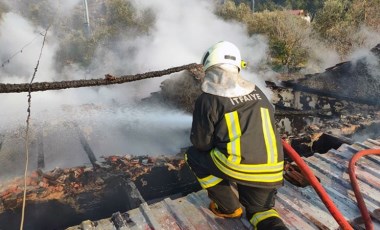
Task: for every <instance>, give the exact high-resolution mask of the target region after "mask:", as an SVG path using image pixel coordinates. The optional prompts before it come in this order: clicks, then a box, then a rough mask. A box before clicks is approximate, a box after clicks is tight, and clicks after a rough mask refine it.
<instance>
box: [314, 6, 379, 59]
mask: <svg viewBox="0 0 380 230" xmlns="http://www.w3.org/2000/svg"><path fill="white" fill-rule="evenodd" d="M379 10H380V1H379V0H365V1H361V0H326V2H325V4H324V6H323V8H322V10H320V11H319V12H318V13H317V15H316V17H315V21H314V22H313V29H314V31H316V33H317V34H318V35H319V36H320V37H321V38H322V39H324V40H325V41H326V42H327V43H328V44H329V45H330V46H331V47H334V48H335V49H336V50H337V51H338V52H339V54H340V55H341V57H342V58H343V57H345V56H346V55H347V54H349V53H350V52H351V51H352V49H354V48H357V47H362V46H363V45H364V42H363V41H365V40H368V39H369V38H368V36H370V35H368V34H363V33H361V29H362V28H363V27H366V28H368V29H369V30H372V31H373V32H377V33H378V32H380V26H379V25H380V14H379V12H380V11H379ZM372 45H373V44H372Z"/></svg>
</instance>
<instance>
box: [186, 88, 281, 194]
mask: <svg viewBox="0 0 380 230" xmlns="http://www.w3.org/2000/svg"><path fill="white" fill-rule="evenodd" d="M190 140H191V142H192V144H193V145H194V147H195V148H197V149H198V150H199V151H207V152H209V154H210V155H211V158H212V160H213V162H214V164H215V166H216V167H217V168H218V169H219V170H220V171H221V172H222V173H223V174H224V175H226V176H227V177H228V178H229V179H231V180H234V181H236V182H240V183H243V184H246V185H251V186H256V187H280V186H281V185H282V183H283V165H284V157H283V150H282V145H281V140H280V138H279V136H278V134H277V132H276V126H275V123H274V107H273V105H272V104H271V103H270V101H269V100H268V98H267V97H266V96H265V94H264V93H263V92H262V91H261V90H260V89H259V88H258V87H257V86H256V87H255V89H254V90H253V91H252V92H251V93H248V94H246V95H244V96H237V97H223V96H219V95H213V94H210V93H202V94H201V95H200V96H199V97H198V99H197V100H196V103H195V108H194V113H193V123H192V129H191V136H190Z"/></svg>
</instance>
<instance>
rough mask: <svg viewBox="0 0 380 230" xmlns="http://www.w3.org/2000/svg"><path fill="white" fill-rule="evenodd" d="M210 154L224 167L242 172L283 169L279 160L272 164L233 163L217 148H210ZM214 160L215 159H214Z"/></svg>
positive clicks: (277, 170) (263, 171)
mask: <svg viewBox="0 0 380 230" xmlns="http://www.w3.org/2000/svg"><path fill="white" fill-rule="evenodd" d="M211 156H213V159H214V157H215V159H217V160H219V162H220V163H221V164H222V165H224V167H227V168H230V169H231V170H234V171H238V172H244V173H265V172H268V173H269V172H279V171H282V170H283V169H284V162H283V161H280V162H277V163H274V164H234V163H231V162H230V161H229V160H228V159H227V158H226V156H225V155H224V154H223V153H222V152H220V151H219V150H218V149H213V150H211ZM214 161H215V160H214Z"/></svg>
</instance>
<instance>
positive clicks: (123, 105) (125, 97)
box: [0, 0, 267, 175]
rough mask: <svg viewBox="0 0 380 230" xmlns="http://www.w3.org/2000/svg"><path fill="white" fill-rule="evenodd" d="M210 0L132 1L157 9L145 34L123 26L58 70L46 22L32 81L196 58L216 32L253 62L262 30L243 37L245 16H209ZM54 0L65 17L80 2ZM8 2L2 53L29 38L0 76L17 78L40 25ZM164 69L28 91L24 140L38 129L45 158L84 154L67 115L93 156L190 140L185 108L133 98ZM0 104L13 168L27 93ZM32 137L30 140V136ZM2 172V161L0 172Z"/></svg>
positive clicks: (69, 159) (170, 148)
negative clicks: (82, 58)
mask: <svg viewBox="0 0 380 230" xmlns="http://www.w3.org/2000/svg"><path fill="white" fill-rule="evenodd" d="M211 2H212V1H202V0H187V1H185V0H164V1H149V0H141V1H135V2H133V4H134V6H135V7H136V8H137V9H147V8H150V9H152V11H153V12H154V14H155V17H156V21H155V24H154V28H153V29H152V30H151V31H150V32H149V34H148V35H144V36H139V37H136V36H130V34H128V33H129V31H126V33H125V34H124V35H123V36H122V39H120V40H119V41H117V42H115V43H114V44H113V46H112V48H109V47H108V48H104V47H98V49H97V50H96V54H97V56H96V58H95V59H94V60H93V62H92V63H91V65H90V68H87V69H83V68H81V67H79V66H76V65H71V66H66V68H64V70H63V72H57V71H55V69H54V66H55V63H54V60H55V59H54V57H55V54H56V52H57V50H58V47H59V39H58V37H57V35H56V34H54V24H53V27H52V28H51V29H50V30H49V31H48V35H47V42H46V45H45V47H44V49H43V54H42V59H41V60H40V67H39V69H38V72H37V75H36V79H35V82H40V81H61V80H67V79H83V78H87V79H88V78H102V76H104V74H107V73H111V74H117V75H119V74H120V75H124V74H135V73H142V72H148V71H152V70H160V69H166V68H170V67H173V66H177V65H184V64H189V63H192V62H197V63H199V60H200V58H201V56H202V55H203V52H204V51H205V50H206V49H207V48H208V47H209V46H211V45H212V44H214V43H216V42H218V41H221V40H228V41H231V42H233V43H235V44H236V45H237V46H238V47H240V49H241V52H242V55H243V57H244V58H245V59H246V60H247V61H248V62H249V63H250V64H251V65H252V66H255V64H256V63H259V62H260V60H261V59H262V58H263V57H264V56H265V53H266V51H267V44H266V41H265V39H264V38H262V37H260V36H255V37H248V36H247V35H246V32H245V28H244V27H243V26H241V25H239V24H236V23H231V22H225V21H223V20H221V19H219V18H217V17H216V16H215V15H214V14H213V7H214V6H213V5H212V3H211ZM50 3H51V4H52V6H51V8H56V7H57V3H56V2H55V1H50ZM59 3H60V5H59V9H60V13H59V15H60V17H61V18H62V17H71V15H70V14H69V13H68V12H71V10H72V9H73V8H74V7H81V4H82V1H79V0H78V1H74V0H73V1H60V2H59ZM9 5H10V6H11V7H10V8H11V12H9V13H6V14H5V15H3V19H2V20H1V22H0V47H1V48H0V49H1V52H0V53H1V56H0V57H1V60H2V61H4V60H6V59H7V58H9V57H10V56H11V55H12V54H13V53H14V52H17V51H19V50H20V48H22V47H23V46H24V45H25V44H27V43H28V42H30V41H33V42H32V43H30V44H29V45H28V46H27V47H25V48H24V49H23V51H22V52H20V53H18V54H17V55H16V56H15V57H14V58H12V59H11V60H10V62H9V63H7V64H6V65H5V67H3V68H1V69H0V82H1V83H25V82H29V81H30V79H31V76H32V75H33V71H34V68H35V66H36V63H37V59H38V55H39V52H40V49H41V44H42V39H43V36H41V35H40V33H41V32H44V30H45V28H39V27H35V25H34V24H33V23H32V22H30V21H28V19H26V18H24V17H22V16H21V15H20V14H19V13H18V12H19V11H18V10H17V9H18V8H17V6H16V5H15V4H13V3H12V2H11V1H10V2H9ZM20 7H21V6H20ZM13 8H15V10H14V11H13V10H12V9H13ZM90 18H91V17H90ZM33 39H34V40H33ZM244 76H245V77H246V78H247V79H249V80H252V81H255V82H256V84H262V82H263V80H262V79H259V78H258V77H256V75H252V74H249V73H248V72H246V73H245V74H244ZM173 77H175V76H173ZM166 78H168V77H166ZM164 79H165V77H164V78H159V79H151V80H143V81H138V82H133V83H128V84H123V85H117V86H107V87H99V88H83V89H68V90H61V91H47V92H37V93H33V94H32V110H31V111H32V120H31V122H32V131H31V136H32V137H31V142H33V141H34V142H38V141H39V139H38V133H39V132H40V134H41V135H42V138H43V142H44V149H43V150H44V153H45V161H46V163H47V168H53V167H68V166H75V165H79V164H82V163H89V162H88V159H87V158H86V156H85V153H84V151H83V148H82V147H81V146H80V143H79V141H78V138H77V134H76V133H75V131H73V129H72V126H73V125H75V124H78V126H79V127H80V129H81V131H82V132H83V134H84V135H85V137H86V138H87V140H88V142H89V143H90V146H91V147H92V148H93V151H94V152H95V154H96V156H97V157H98V158H99V157H100V156H101V155H112V154H116V155H122V154H153V155H154V154H156V155H157V154H175V153H178V152H179V150H180V148H181V147H186V146H188V145H190V141H189V129H190V127H191V114H186V113H184V112H182V111H178V110H176V109H168V108H163V107H162V106H158V105H156V106H152V105H150V106H146V105H142V103H141V99H142V98H144V97H147V96H149V95H150V93H152V92H155V91H158V90H159V85H160V82H162V81H163V80H164ZM179 90H185V89H179ZM0 105H1V110H0V119H1V120H2V121H6V122H2V123H1V125H0V133H3V134H5V136H3V137H2V139H1V142H2V149H1V150H0V158H1V159H0V162H1V161H2V159H3V161H2V162H7V163H9V161H11V160H9V159H10V157H9V156H10V155H13V156H14V157H13V158H12V161H11V162H10V163H13V164H14V166H16V167H12V168H13V170H14V168H22V164H23V154H24V153H23V148H22V147H21V146H22V145H23V135H24V133H23V132H22V131H23V129H24V128H25V119H26V115H27V114H26V108H27V95H26V94H25V93H20V94H1V95H0ZM14 130H18V131H17V132H15V131H14ZM11 134H13V135H11ZM41 135H40V136H41ZM15 146H18V147H17V148H16V147H15ZM31 146H32V147H31V148H33V143H32V144H31ZM32 150H33V151H31V155H32V160H31V161H32V162H31V164H32V165H31V168H32V169H33V168H35V166H36V159H35V158H36V157H35V156H36V152H37V150H36V149H32ZM33 154H34V155H33ZM4 159H5V160H4ZM18 166H20V167H18ZM0 168H1V167H0ZM14 171H16V170H14ZM5 172H6V171H5V170H1V171H0V175H1V174H4V173H5ZM14 173H19V172H14Z"/></svg>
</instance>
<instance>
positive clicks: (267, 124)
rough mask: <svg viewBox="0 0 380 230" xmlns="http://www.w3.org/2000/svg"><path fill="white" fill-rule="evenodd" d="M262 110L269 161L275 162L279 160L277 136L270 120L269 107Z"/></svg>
mask: <svg viewBox="0 0 380 230" xmlns="http://www.w3.org/2000/svg"><path fill="white" fill-rule="evenodd" d="M260 111H261V121H262V126H263V133H264V140H265V146H266V150H267V159H268V161H267V162H268V163H270V164H273V163H276V162H277V161H278V152H277V142H276V136H275V134H274V130H273V127H272V122H271V120H270V116H269V110H268V109H267V108H261V109H260Z"/></svg>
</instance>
